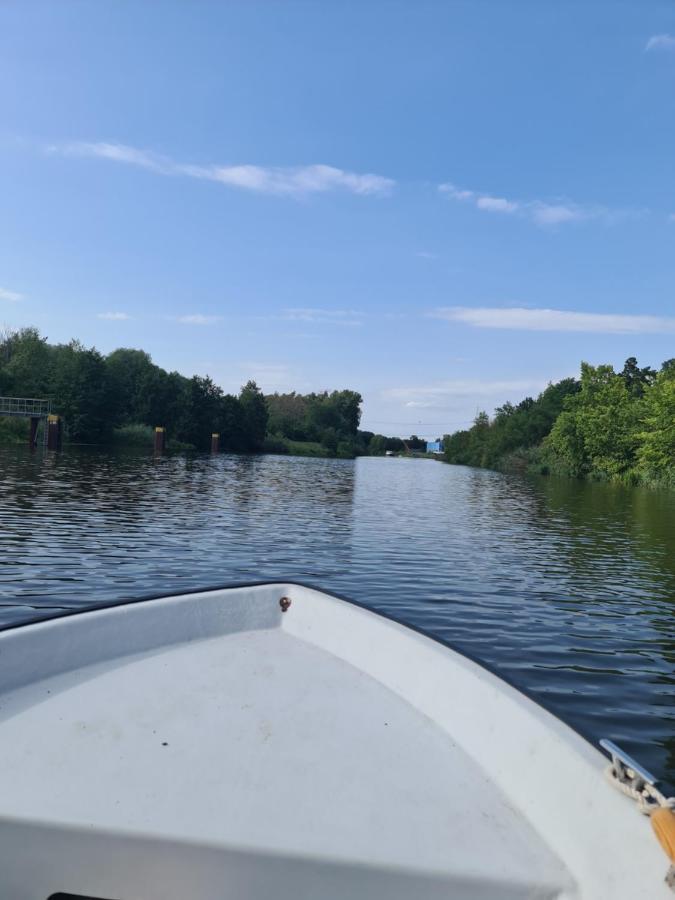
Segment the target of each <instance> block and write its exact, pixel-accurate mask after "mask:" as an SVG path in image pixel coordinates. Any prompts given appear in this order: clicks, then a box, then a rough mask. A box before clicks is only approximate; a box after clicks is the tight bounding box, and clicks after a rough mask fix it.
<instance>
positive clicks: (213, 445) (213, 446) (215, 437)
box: [211, 431, 220, 453]
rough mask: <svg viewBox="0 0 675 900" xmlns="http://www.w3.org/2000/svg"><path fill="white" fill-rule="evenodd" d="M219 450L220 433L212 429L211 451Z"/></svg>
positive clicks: (216, 451)
mask: <svg viewBox="0 0 675 900" xmlns="http://www.w3.org/2000/svg"><path fill="white" fill-rule="evenodd" d="M219 450H220V434H219V433H218V432H217V431H214V432H213V434H212V435H211V453H218V452H219Z"/></svg>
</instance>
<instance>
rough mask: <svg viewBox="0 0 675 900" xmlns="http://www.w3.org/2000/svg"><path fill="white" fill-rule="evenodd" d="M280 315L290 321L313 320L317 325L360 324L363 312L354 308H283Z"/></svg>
mask: <svg viewBox="0 0 675 900" xmlns="http://www.w3.org/2000/svg"><path fill="white" fill-rule="evenodd" d="M281 317H282V318H283V319H286V320H288V321H291V322H314V323H316V324H319V325H348V326H349V325H362V324H363V313H361V312H359V311H358V310H355V309H312V308H307V307H296V308H293V309H285V310H283V312H282V315H281Z"/></svg>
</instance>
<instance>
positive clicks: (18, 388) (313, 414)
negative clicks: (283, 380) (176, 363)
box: [0, 328, 373, 456]
mask: <svg viewBox="0 0 675 900" xmlns="http://www.w3.org/2000/svg"><path fill="white" fill-rule="evenodd" d="M0 395H5V396H14V397H38V398H39V397H49V398H51V399H52V405H53V408H54V411H55V412H57V413H59V414H60V415H61V416H63V418H64V421H65V428H66V435H67V438H68V440H70V441H72V442H79V443H104V442H105V443H107V442H109V441H117V442H123V443H127V444H136V445H139V446H146V447H147V446H150V445H151V443H152V428H153V427H154V426H156V425H162V426H164V427H165V428H166V429H167V433H168V436H169V439H170V442H172V443H173V444H174V446H176V445H181V446H185V447H194V448H196V449H200V450H205V449H207V448H208V447H210V445H211V434H212V433H213V432H218V433H219V434H220V439H221V445H222V447H223V448H224V449H228V450H235V451H257V450H269V451H272V452H281V453H304V454H308V455H317V456H354V455H356V454H358V453H367V452H368V447H369V443H370V439H371V438H372V437H373V435H372V434H371V433H370V432H362V431H359V422H360V419H361V402H362V401H361V395H360V394H357V393H356V392H354V391H346V390H345V391H333V392H331V393H329V392H324V393H319V394H308V395H305V396H303V395H301V394H295V393H293V394H272V395H271V396H268V397H265V396H264V395H263V394H262V392H261V391H260V389H259V388H258V386H257V385H256V383H255V382H254V381H249V382H248V383H247V384H245V385H244V386H243V387H242V389H241V391H240V393H239V395H238V396H236V397H235V396H233V395H232V394H225V393H224V392H223V391H222V389H221V388H220V387H218V385H217V384H215V383H214V381H213V380H212V379H211V378H209V377H208V376H207V377H200V376H198V375H195V376H193V377H192V378H186V377H185V376H184V375H181V374H180V373H178V372H166V371H165V370H164V369H162V368H160V366H157V365H155V364H154V363H153V361H152V359H151V358H150V356H149V355H148V354H147V353H145V352H144V351H143V350H132V349H128V348H121V349H118V350H114V351H113V352H112V353H110V354H108V355H107V356H104V355H102V354H101V353H99V352H98V350H96V349H94V348H87V347H84V346H83V345H82V344H80V343H79V342H78V341H71V342H70V343H69V344H56V345H52V344H49V343H48V342H47V339H46V338H44V337H42V336H41V335H40V334H39V332H38V331H37V330H36V329H35V328H24V329H22V330H20V331H16V332H13V331H10V332H7V333H6V334H4V335H0ZM26 427H27V426H26V423H25V422H22V421H18V420H14V421H8V420H5V421H4V423H2V424H1V426H0V436H2V435H3V434H4V436H5V437H12V438H14V439H21V435H22V434H23V432H24V431H26ZM24 437H25V436H24Z"/></svg>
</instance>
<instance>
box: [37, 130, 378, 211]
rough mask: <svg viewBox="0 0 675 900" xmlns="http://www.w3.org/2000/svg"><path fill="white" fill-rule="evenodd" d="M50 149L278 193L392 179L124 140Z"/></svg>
mask: <svg viewBox="0 0 675 900" xmlns="http://www.w3.org/2000/svg"><path fill="white" fill-rule="evenodd" d="M47 150H48V152H50V153H59V154H62V155H66V156H83V157H95V158H99V159H106V160H112V161H114V162H119V163H126V164H128V165H133V166H139V167H141V168H144V169H149V170H151V171H153V172H157V173H158V174H160V175H183V176H187V177H190V178H199V179H203V180H207V181H215V182H217V183H219V184H223V185H226V186H227V187H234V188H239V189H241V190H246V191H254V192H256V193H260V194H276V195H278V196H283V195H286V196H295V197H300V196H306V195H308V194H317V193H326V192H327V191H336V190H343V191H347V192H349V193H352V194H361V195H380V196H384V195H386V194H389V193H391V191H392V189H393V188H394V185H395V182H394V181H393V180H392V179H391V178H385V177H384V176H383V175H374V174H372V173H363V174H361V173H357V172H347V171H345V170H344V169H338V168H336V167H335V166H327V165H323V164H317V165H310V166H295V167H283V166H254V165H239V166H218V165H206V166H204V165H192V164H189V163H178V162H175V161H174V160H172V159H170V158H169V157H166V156H161V155H160V154H156V153H151V152H148V151H146V150H139V149H137V148H136V147H129V146H127V145H125V144H109V143H104V142H85V141H77V142H74V143H70V144H53V145H51V146H50V147H48V148H47Z"/></svg>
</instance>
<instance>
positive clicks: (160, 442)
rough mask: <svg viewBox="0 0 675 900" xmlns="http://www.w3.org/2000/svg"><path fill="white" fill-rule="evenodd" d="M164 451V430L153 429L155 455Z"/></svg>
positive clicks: (159, 428)
mask: <svg viewBox="0 0 675 900" xmlns="http://www.w3.org/2000/svg"><path fill="white" fill-rule="evenodd" d="M165 450H166V428H161V427H159V426H158V427H157V428H155V453H164V451H165Z"/></svg>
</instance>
